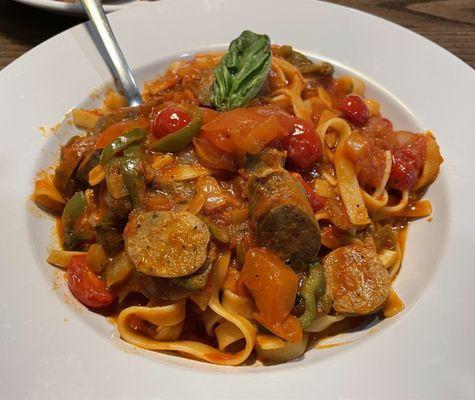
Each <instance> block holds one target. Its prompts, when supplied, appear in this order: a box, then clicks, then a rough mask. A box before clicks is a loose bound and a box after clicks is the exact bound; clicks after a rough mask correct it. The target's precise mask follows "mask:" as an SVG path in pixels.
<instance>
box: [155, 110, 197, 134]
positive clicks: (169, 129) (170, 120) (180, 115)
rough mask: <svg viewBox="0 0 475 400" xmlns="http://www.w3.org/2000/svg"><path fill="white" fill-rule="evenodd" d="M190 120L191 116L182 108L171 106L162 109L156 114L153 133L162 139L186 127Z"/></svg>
mask: <svg viewBox="0 0 475 400" xmlns="http://www.w3.org/2000/svg"><path fill="white" fill-rule="evenodd" d="M190 121H191V116H190V115H188V114H187V113H186V112H185V111H183V110H182V109H181V108H178V107H175V106H169V107H166V108H164V109H163V110H160V111H159V112H158V114H157V115H156V116H155V120H154V121H153V125H152V133H153V135H154V136H155V137H156V138H157V139H160V138H162V137H164V136H167V135H168V134H170V133H173V132H176V131H177V130H178V129H181V128H183V127H185V126H186V125H188V124H189V123H190Z"/></svg>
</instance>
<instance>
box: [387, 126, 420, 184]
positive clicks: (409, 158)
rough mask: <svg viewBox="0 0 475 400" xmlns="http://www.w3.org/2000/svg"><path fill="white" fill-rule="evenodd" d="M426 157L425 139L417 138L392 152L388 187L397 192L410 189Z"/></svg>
mask: <svg viewBox="0 0 475 400" xmlns="http://www.w3.org/2000/svg"><path fill="white" fill-rule="evenodd" d="M425 155H426V138H425V137H424V136H422V135H421V136H419V137H417V138H415V139H414V140H413V141H412V142H411V143H409V144H406V145H402V146H399V147H396V148H395V149H394V150H393V154H392V156H393V163H392V167H391V175H390V176H389V182H388V186H389V187H390V188H395V189H399V190H405V189H410V188H411V187H412V186H414V184H415V183H416V181H417V178H419V174H420V172H421V168H422V166H423V165H424V159H425Z"/></svg>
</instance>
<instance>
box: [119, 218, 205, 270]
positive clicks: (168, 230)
mask: <svg viewBox="0 0 475 400" xmlns="http://www.w3.org/2000/svg"><path fill="white" fill-rule="evenodd" d="M209 239H210V233H209V231H208V228H207V227H206V225H205V223H204V222H203V221H201V220H200V219H199V218H198V217H197V216H196V215H194V214H192V213H190V212H187V211H182V212H173V211H150V212H144V213H140V214H137V215H135V216H133V217H132V218H131V219H130V220H129V222H128V223H127V225H126V227H125V230H124V240H125V249H126V251H127V255H128V256H129V258H130V260H131V261H132V262H133V264H134V265H135V268H137V270H138V271H139V272H142V273H143V274H146V275H151V276H158V277H162V278H178V277H181V276H186V275H190V274H192V273H193V272H195V271H196V270H197V269H199V268H200V267H201V266H202V265H203V264H204V262H205V261H206V257H207V254H208V244H209Z"/></svg>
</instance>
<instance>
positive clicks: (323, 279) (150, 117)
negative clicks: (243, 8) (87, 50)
mask: <svg viewBox="0 0 475 400" xmlns="http://www.w3.org/2000/svg"><path fill="white" fill-rule="evenodd" d="M143 97H144V103H143V104H142V105H141V106H138V107H127V103H126V101H125V98H124V97H123V96H122V95H120V94H119V93H117V92H115V91H110V92H108V93H107V95H106V96H105V98H104V102H103V106H102V108H100V109H93V110H86V109H80V108H77V109H75V110H74V111H73V118H74V124H75V126H76V127H78V128H80V129H81V130H82V134H80V135H77V136H74V137H72V138H71V139H69V141H68V142H67V143H66V144H64V145H63V146H62V147H61V154H60V159H59V162H58V164H57V165H55V166H54V171H52V173H48V172H44V173H43V174H41V176H40V177H39V179H38V180H37V181H36V183H35V190H34V194H33V198H34V200H35V201H36V203H37V204H38V205H39V206H40V207H41V208H42V209H44V210H46V211H48V212H50V213H53V214H54V215H57V216H58V219H57V221H58V235H59V238H60V244H61V248H59V249H53V250H51V252H50V255H49V257H48V262H49V263H50V264H52V265H54V266H57V267H62V268H64V269H65V273H66V277H67V282H68V286H69V289H70V291H71V293H72V294H73V296H74V297H75V298H76V299H77V300H78V301H79V302H81V303H82V304H83V305H85V306H86V307H88V308H89V309H90V310H91V311H94V312H100V313H101V314H104V315H108V316H111V317H113V319H114V320H115V322H116V326H117V329H118V332H119V334H120V336H121V338H122V339H123V340H125V341H126V342H129V343H131V344H133V345H135V346H138V347H140V348H143V349H148V350H156V351H169V352H173V353H175V354H178V355H182V356H185V357H189V358H193V359H197V360H201V361H206V362H209V363H214V364H220V365H239V364H243V363H251V362H253V361H254V360H256V359H259V360H261V361H263V362H267V363H280V362H285V361H289V360H292V359H296V358H298V357H300V356H302V355H303V354H304V352H305V351H306V349H309V348H311V347H312V345H313V344H315V342H316V341H318V340H319V338H321V337H324V336H328V335H331V334H332V333H335V332H343V331H345V330H348V329H350V328H351V327H353V326H356V325H358V324H361V323H363V322H364V321H365V320H366V319H367V318H368V316H375V315H377V316H379V317H380V318H389V317H392V316H393V315H395V314H397V313H398V312H400V311H401V310H402V309H403V308H404V304H403V302H402V300H401V299H400V298H399V297H398V295H397V294H396V292H395V291H394V289H393V288H392V283H393V282H394V280H395V279H396V277H397V274H398V271H399V269H400V266H401V262H402V257H403V250H404V241H405V237H406V227H407V224H408V222H409V221H410V220H412V219H415V218H422V217H427V216H429V215H430V214H431V212H432V209H431V203H430V202H429V201H428V200H426V199H423V195H424V193H425V191H426V189H427V188H428V187H429V185H431V184H432V183H433V182H434V180H435V179H436V178H437V175H438V173H439V167H440V164H441V163H442V157H441V155H440V152H439V147H438V145H437V143H436V140H435V138H434V136H433V134H432V133H431V132H430V131H427V132H423V133H414V132H409V131H404V130H397V129H396V128H395V127H393V125H392V123H391V121H389V120H388V119H386V118H384V117H383V116H382V115H381V112H380V106H379V103H378V102H377V101H376V100H374V99H370V98H366V97H365V85H364V83H363V82H362V81H361V80H360V79H357V78H355V77H352V76H335V74H334V68H333V66H332V65H331V64H329V63H326V62H314V61H312V60H310V59H309V58H307V57H306V56H305V55H303V54H301V53H299V52H297V51H295V50H294V49H293V48H292V47H290V46H288V45H273V44H272V45H271V42H270V39H269V38H268V37H267V36H266V35H260V34H256V33H253V32H251V31H244V32H243V33H242V34H241V35H240V36H239V37H238V38H236V39H235V40H233V41H232V42H231V44H230V46H229V49H228V50H227V51H226V52H221V53H205V54H196V55H195V56H194V58H193V59H190V60H179V61H176V62H173V63H172V64H171V65H169V67H168V69H167V70H166V71H165V73H163V74H162V75H160V76H158V77H157V78H156V79H154V80H152V81H150V82H148V83H146V84H145V87H144V92H143Z"/></svg>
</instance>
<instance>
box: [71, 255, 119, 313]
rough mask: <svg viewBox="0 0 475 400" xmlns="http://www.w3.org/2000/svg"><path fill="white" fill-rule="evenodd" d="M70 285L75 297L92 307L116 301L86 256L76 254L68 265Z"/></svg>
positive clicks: (100, 306)
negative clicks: (90, 266) (91, 267)
mask: <svg viewBox="0 0 475 400" xmlns="http://www.w3.org/2000/svg"><path fill="white" fill-rule="evenodd" d="M68 286H69V289H70V290H71V292H72V294H73V295H74V297H76V298H77V299H78V300H79V301H80V302H81V303H83V304H84V305H85V306H87V307H91V308H103V307H107V306H110V305H111V304H113V303H114V302H115V299H116V297H115V294H114V293H112V292H111V291H110V290H109V289H108V288H107V287H106V284H105V283H104V281H103V280H102V279H101V278H99V277H98V276H97V275H96V274H94V272H92V271H91V269H90V268H89V266H88V264H87V261H86V256H85V255H84V256H82V255H80V256H74V257H72V258H71V261H70V262H69V265H68Z"/></svg>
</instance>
